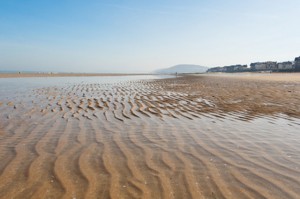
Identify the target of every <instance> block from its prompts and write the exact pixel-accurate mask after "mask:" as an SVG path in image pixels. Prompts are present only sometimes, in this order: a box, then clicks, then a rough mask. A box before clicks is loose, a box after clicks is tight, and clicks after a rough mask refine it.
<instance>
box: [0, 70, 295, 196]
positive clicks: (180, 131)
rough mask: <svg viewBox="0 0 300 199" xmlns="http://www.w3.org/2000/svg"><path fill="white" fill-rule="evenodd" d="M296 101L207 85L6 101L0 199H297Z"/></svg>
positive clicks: (272, 86) (148, 84)
mask: <svg viewBox="0 0 300 199" xmlns="http://www.w3.org/2000/svg"><path fill="white" fill-rule="evenodd" d="M288 80H291V78H288ZM299 102H300V82H298V81H261V80H259V79H247V78H246V79H243V78H242V79H241V78H228V77H220V76H217V77H216V76H210V75H205V76H204V75H201V76H184V77H178V78H172V79H160V80H138V81H128V82H123V83H115V84H114V83H112V84H98V83H84V82H80V83H77V84H66V85H61V86H49V87H41V88H36V89H33V90H31V91H30V92H26V93H22V92H21V93H19V95H18V93H16V96H15V97H14V98H12V99H11V98H3V99H2V101H1V102H0V160H1V162H0V198H126V199H127V198H146V199H148V198H149V199H150V198H172V199H173V198H180V199H181V198H195V199H198V198H213V199H215V198H297V197H298V196H299V195H300V188H299V184H300V155H299V154H300V135H299V127H300V118H299V116H300V107H299V106H300V103H299Z"/></svg>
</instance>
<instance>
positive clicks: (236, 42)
mask: <svg viewBox="0 0 300 199" xmlns="http://www.w3.org/2000/svg"><path fill="white" fill-rule="evenodd" d="M299 8H300V1H299V0H243V1H241V0H202V1H201V0H185V1H182V0H152V1H142V0H128V1H124V0H123V1H122V0H118V1H112V0H110V1H108V0H107V1H100V0H99V1H96V0H86V1H84V0H26V1H24V0H0V70H22V71H26V70H27V71H36V70H39V71H58V72H68V71H69V72H150V71H153V70H155V69H158V68H163V67H169V66H172V65H176V64H182V63H187V64H199V65H205V66H218V65H229V64H236V63H241V64H250V62H254V61H267V60H275V61H285V60H293V59H294V58H295V57H296V56H300V26H299V19H300V12H299Z"/></svg>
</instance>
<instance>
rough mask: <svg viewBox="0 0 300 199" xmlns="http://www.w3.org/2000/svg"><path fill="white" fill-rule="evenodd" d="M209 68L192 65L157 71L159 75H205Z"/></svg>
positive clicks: (181, 65)
mask: <svg viewBox="0 0 300 199" xmlns="http://www.w3.org/2000/svg"><path fill="white" fill-rule="evenodd" d="M207 69H208V67H205V66H199V65H191V64H180V65H176V66H172V67H169V68H164V69H160V70H156V71H155V73H157V74H174V73H205V72H206V71H207Z"/></svg>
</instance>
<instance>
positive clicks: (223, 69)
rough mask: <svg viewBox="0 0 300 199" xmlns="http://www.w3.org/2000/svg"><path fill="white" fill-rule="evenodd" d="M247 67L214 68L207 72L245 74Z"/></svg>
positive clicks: (238, 65)
mask: <svg viewBox="0 0 300 199" xmlns="http://www.w3.org/2000/svg"><path fill="white" fill-rule="evenodd" d="M247 70H248V68H247V65H240V64H237V65H231V66H224V67H215V68H210V69H208V70H207V72H225V73H233V72H245V71H247Z"/></svg>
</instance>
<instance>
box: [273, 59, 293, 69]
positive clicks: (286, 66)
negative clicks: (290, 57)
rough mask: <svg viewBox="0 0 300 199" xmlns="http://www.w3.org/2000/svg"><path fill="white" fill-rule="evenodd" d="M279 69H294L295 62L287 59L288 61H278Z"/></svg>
mask: <svg viewBox="0 0 300 199" xmlns="http://www.w3.org/2000/svg"><path fill="white" fill-rule="evenodd" d="M277 68H278V70H292V69H293V68H294V66H293V62H291V61H286V62H280V63H277Z"/></svg>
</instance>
